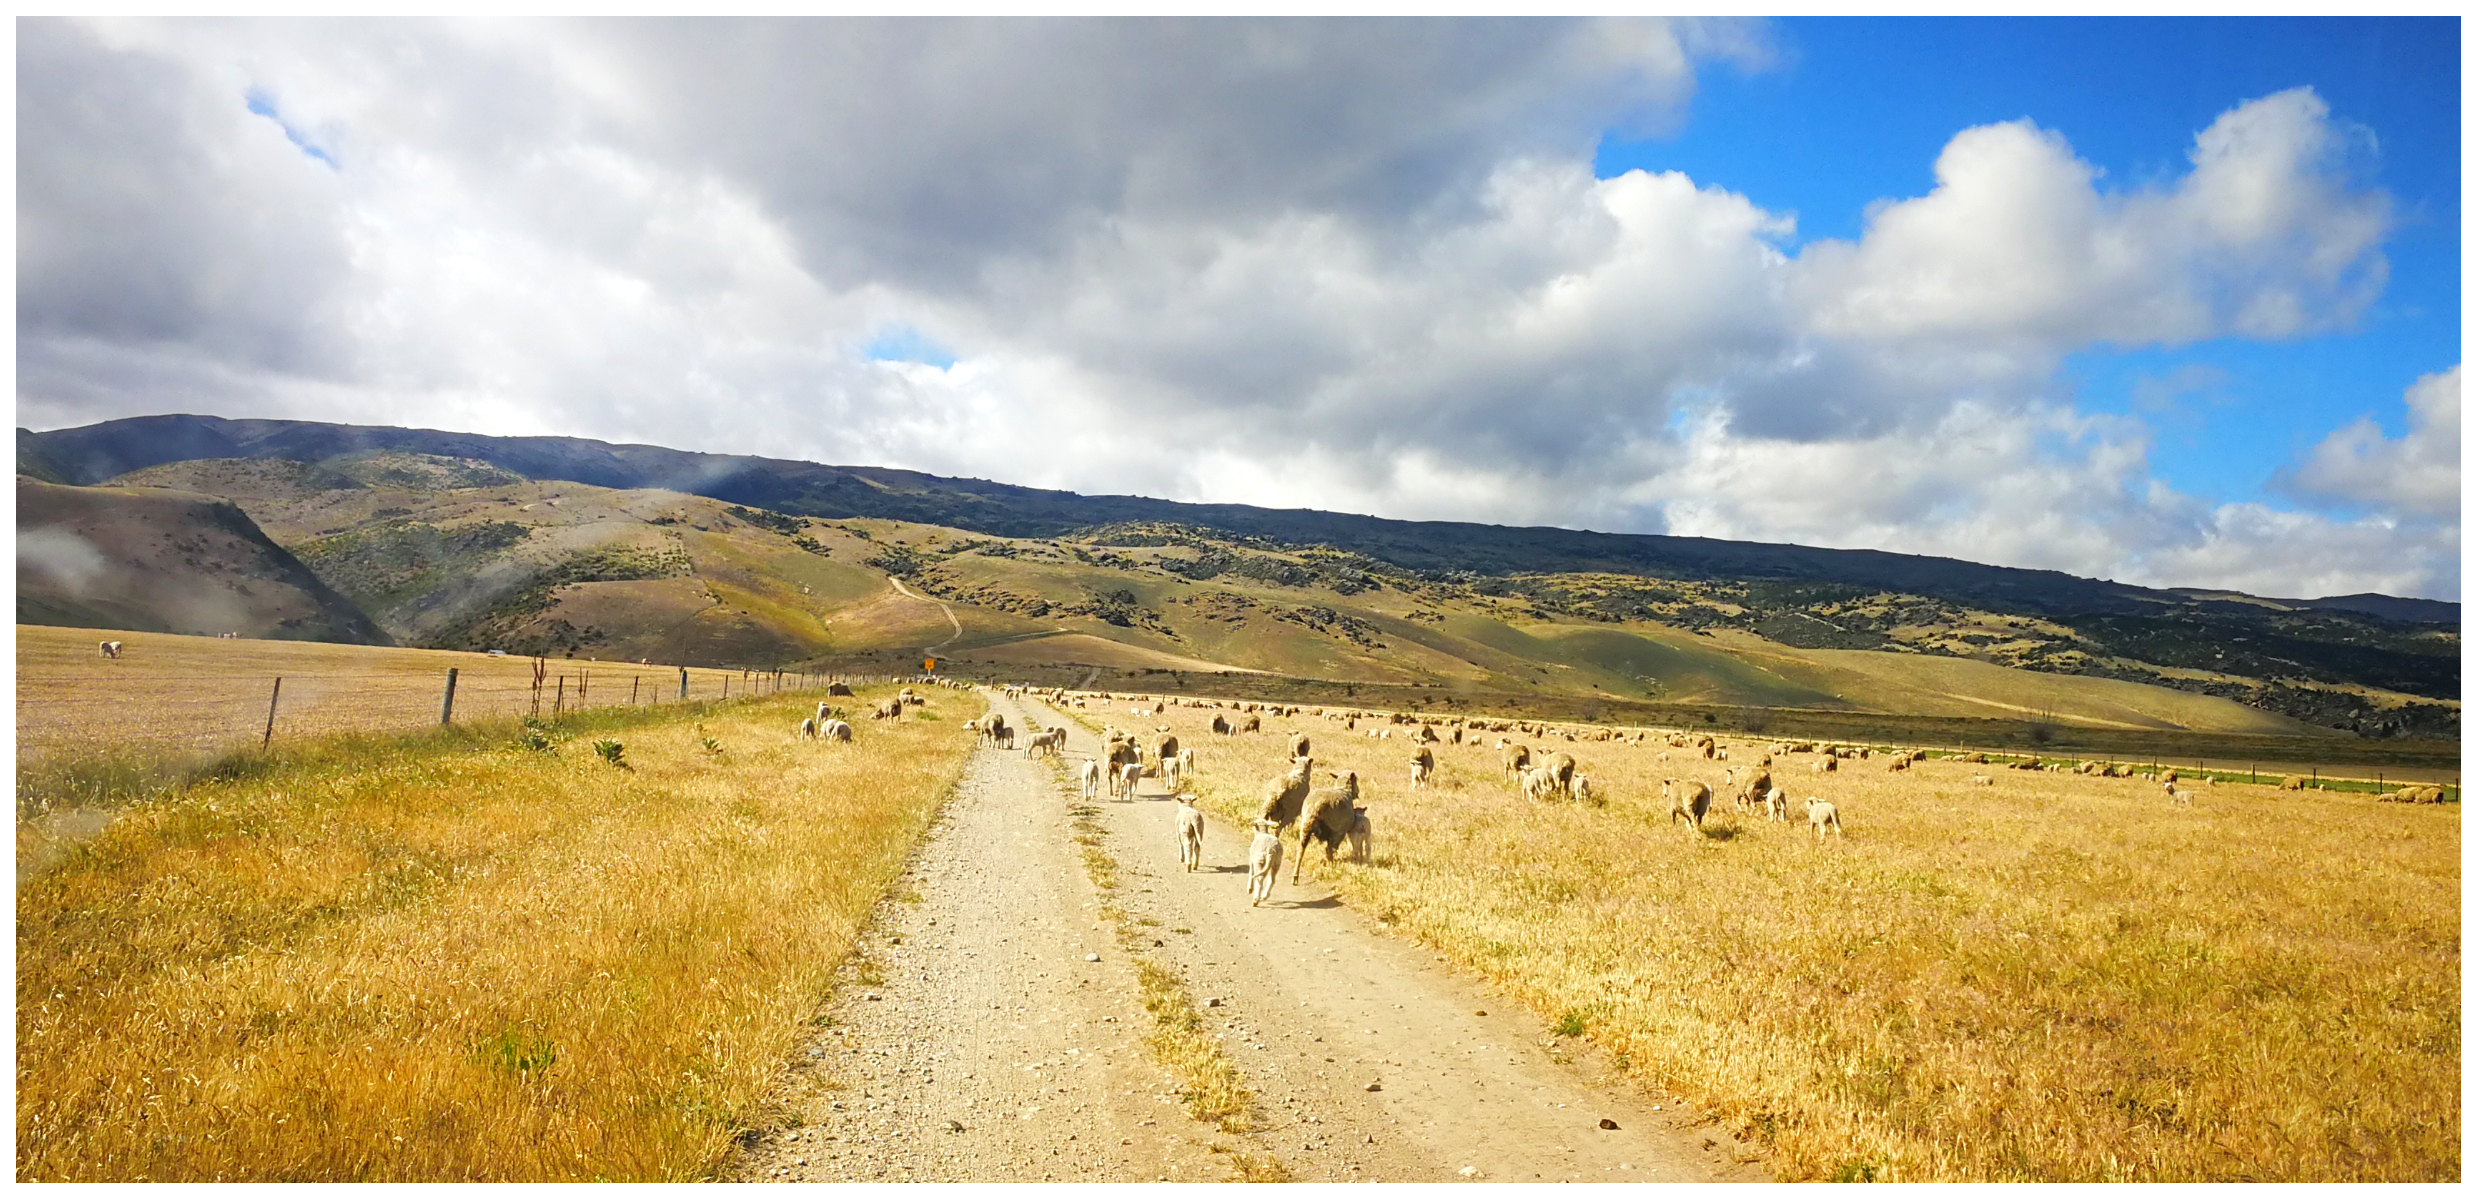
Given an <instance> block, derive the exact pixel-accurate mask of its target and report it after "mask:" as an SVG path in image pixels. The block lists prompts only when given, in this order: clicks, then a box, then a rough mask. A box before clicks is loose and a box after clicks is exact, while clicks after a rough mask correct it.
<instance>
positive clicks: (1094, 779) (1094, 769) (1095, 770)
mask: <svg viewBox="0 0 2477 1199" xmlns="http://www.w3.org/2000/svg"><path fill="white" fill-rule="evenodd" d="M1083 783H1084V800H1085V801H1086V802H1090V801H1091V800H1092V798H1093V797H1094V796H1096V795H1099V794H1100V793H1101V762H1100V759H1098V758H1094V759H1090V760H1088V761H1086V762H1085V763H1084V769H1083Z"/></svg>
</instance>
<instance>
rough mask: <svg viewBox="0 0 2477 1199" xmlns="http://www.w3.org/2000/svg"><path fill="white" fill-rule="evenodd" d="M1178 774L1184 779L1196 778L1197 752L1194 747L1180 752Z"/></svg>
mask: <svg viewBox="0 0 2477 1199" xmlns="http://www.w3.org/2000/svg"><path fill="white" fill-rule="evenodd" d="M1178 773H1179V774H1180V776H1182V777H1184V778H1194V777H1195V750H1194V748H1193V747H1189V748H1187V749H1182V750H1180V751H1178Z"/></svg>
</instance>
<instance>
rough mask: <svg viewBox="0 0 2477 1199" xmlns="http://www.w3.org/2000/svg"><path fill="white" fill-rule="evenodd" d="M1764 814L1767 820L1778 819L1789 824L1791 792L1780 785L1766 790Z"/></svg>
mask: <svg viewBox="0 0 2477 1199" xmlns="http://www.w3.org/2000/svg"><path fill="white" fill-rule="evenodd" d="M1763 816H1764V818H1765V819H1767V820H1777V821H1780V822H1781V823H1783V824H1787V823H1788V822H1789V793H1788V792H1786V791H1783V790H1781V789H1780V788H1778V787H1773V788H1770V789H1768V790H1766V791H1764V793H1763Z"/></svg>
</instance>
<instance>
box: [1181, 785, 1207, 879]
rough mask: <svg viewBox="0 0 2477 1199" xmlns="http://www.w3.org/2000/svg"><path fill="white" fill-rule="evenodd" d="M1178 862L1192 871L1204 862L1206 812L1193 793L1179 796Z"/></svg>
mask: <svg viewBox="0 0 2477 1199" xmlns="http://www.w3.org/2000/svg"><path fill="white" fill-rule="evenodd" d="M1178 864H1179V865H1181V866H1184V867H1186V868H1187V869H1188V870H1190V871H1193V870H1195V869H1196V868H1197V867H1199V866H1202V865H1203V864H1204V813H1202V812H1199V811H1196V806H1195V796H1192V795H1183V794H1182V795H1180V796H1179V797H1178Z"/></svg>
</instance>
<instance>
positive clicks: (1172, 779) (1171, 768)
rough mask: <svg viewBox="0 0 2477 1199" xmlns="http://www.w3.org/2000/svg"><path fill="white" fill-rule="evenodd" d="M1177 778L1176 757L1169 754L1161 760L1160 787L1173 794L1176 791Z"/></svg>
mask: <svg viewBox="0 0 2477 1199" xmlns="http://www.w3.org/2000/svg"><path fill="white" fill-rule="evenodd" d="M1178 778H1179V769H1178V755H1177V754H1171V755H1170V756H1168V757H1166V758H1163V759H1161V785H1162V786H1164V787H1167V788H1169V789H1170V790H1171V791H1173V792H1175V791H1177V790H1178Z"/></svg>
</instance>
